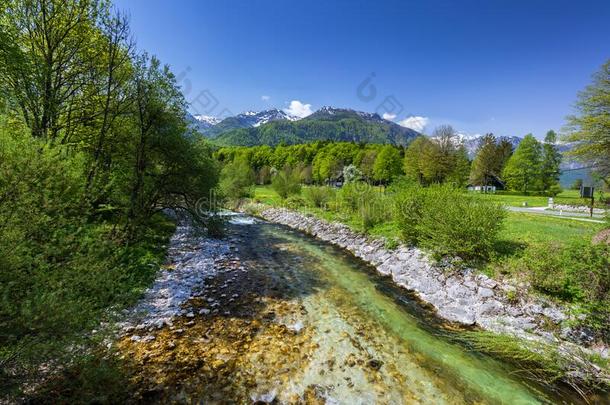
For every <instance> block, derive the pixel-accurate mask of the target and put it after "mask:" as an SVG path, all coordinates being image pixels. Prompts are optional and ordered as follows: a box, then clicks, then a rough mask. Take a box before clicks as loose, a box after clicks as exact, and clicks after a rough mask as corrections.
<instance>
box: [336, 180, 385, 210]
mask: <svg viewBox="0 0 610 405" xmlns="http://www.w3.org/2000/svg"><path fill="white" fill-rule="evenodd" d="M377 195H379V191H377V190H376V189H375V188H374V187H372V186H370V185H369V184H367V183H365V182H362V181H358V182H353V183H347V184H344V185H343V187H341V189H340V190H339V192H338V193H337V197H338V200H339V203H340V204H341V207H342V208H343V209H344V210H346V211H348V212H357V211H358V209H359V207H360V206H361V205H362V204H363V202H367V201H371V199H374V198H375V197H376V196H377Z"/></svg>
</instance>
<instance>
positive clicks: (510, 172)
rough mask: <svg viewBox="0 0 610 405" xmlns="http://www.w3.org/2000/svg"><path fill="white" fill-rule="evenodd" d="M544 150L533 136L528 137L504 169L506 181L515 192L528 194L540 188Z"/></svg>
mask: <svg viewBox="0 0 610 405" xmlns="http://www.w3.org/2000/svg"><path fill="white" fill-rule="evenodd" d="M541 165H542V148H541V146H540V142H538V140H536V138H534V136H533V135H532V134H528V135H526V136H525V137H524V138H523V140H522V141H521V143H520V144H519V146H518V147H517V149H516V150H515V153H513V155H512V156H511V157H510V159H508V162H507V164H506V167H505V168H504V173H503V174H504V179H505V181H506V183H507V185H508V186H509V188H511V189H513V190H519V191H521V192H523V193H528V192H529V191H531V190H534V189H536V188H540V176H541Z"/></svg>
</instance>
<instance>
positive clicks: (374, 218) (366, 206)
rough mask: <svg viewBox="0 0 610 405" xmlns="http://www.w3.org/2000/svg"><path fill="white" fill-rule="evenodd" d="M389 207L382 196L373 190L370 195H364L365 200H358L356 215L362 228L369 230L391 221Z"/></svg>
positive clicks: (385, 198)
mask: <svg viewBox="0 0 610 405" xmlns="http://www.w3.org/2000/svg"><path fill="white" fill-rule="evenodd" d="M390 205H391V204H390V203H389V201H388V198H387V197H386V196H385V195H384V194H381V193H379V192H375V191H374V190H373V192H372V193H366V197H365V198H361V199H359V200H358V215H359V216H360V221H361V224H362V227H363V228H364V229H365V230H369V229H371V228H373V227H374V226H376V225H379V224H382V223H384V222H386V221H389V220H391V211H392V210H391V206H390Z"/></svg>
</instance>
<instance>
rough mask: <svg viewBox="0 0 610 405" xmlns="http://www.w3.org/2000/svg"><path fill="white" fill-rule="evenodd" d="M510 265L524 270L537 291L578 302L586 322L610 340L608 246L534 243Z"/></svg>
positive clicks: (579, 243) (601, 244)
mask: <svg viewBox="0 0 610 405" xmlns="http://www.w3.org/2000/svg"><path fill="white" fill-rule="evenodd" d="M513 266H515V267H516V269H517V271H519V272H525V274H526V275H527V276H528V277H529V280H530V281H531V283H532V286H533V287H534V288H536V289H537V290H539V291H541V292H543V293H545V294H548V295H551V296H554V297H558V298H561V299H562V300H566V301H569V302H574V303H576V304H578V305H579V306H580V308H579V309H580V310H581V311H582V312H583V313H584V314H586V315H587V325H588V326H589V327H593V328H594V329H596V330H597V331H599V332H600V333H601V336H602V338H603V339H604V340H605V341H606V342H608V341H610V322H608V321H609V320H610V245H608V244H603V243H600V244H596V245H593V244H591V243H590V242H589V241H579V242H574V243H571V244H568V245H567V246H563V247H562V246H557V245H553V244H546V245H538V246H536V247H534V248H531V249H528V250H527V251H526V253H525V254H524V255H523V257H522V258H521V259H520V260H518V261H516V262H515V263H513Z"/></svg>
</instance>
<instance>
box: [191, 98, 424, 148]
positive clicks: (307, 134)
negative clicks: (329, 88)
mask: <svg viewBox="0 0 610 405" xmlns="http://www.w3.org/2000/svg"><path fill="white" fill-rule="evenodd" d="M189 121H190V123H191V126H192V127H193V128H194V129H196V130H198V131H199V132H201V133H202V134H203V135H204V136H206V137H208V138H210V139H211V140H212V142H213V143H215V144H218V145H242V146H253V145H271V146H273V145H277V144H280V143H285V144H296V143H304V142H313V141H317V140H333V141H351V142H368V143H392V144H395V145H407V144H408V143H409V142H410V141H411V140H412V139H413V138H415V137H417V136H418V135H420V133H419V132H417V131H415V130H413V129H410V128H405V127H402V126H400V125H398V124H396V123H394V122H392V121H388V120H385V119H383V118H382V117H380V116H379V115H378V114H374V113H367V112H361V111H355V110H351V109H346V108H333V107H323V108H321V109H320V110H318V111H316V112H314V113H313V114H311V115H309V116H308V117H305V118H302V119H299V118H298V117H294V116H290V115H288V114H287V113H286V112H284V111H282V110H278V109H271V110H265V111H261V112H252V111H250V112H245V113H242V114H239V115H236V116H233V117H228V118H225V119H223V120H218V119H215V118H214V117H209V116H203V115H195V116H191V117H189Z"/></svg>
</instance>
